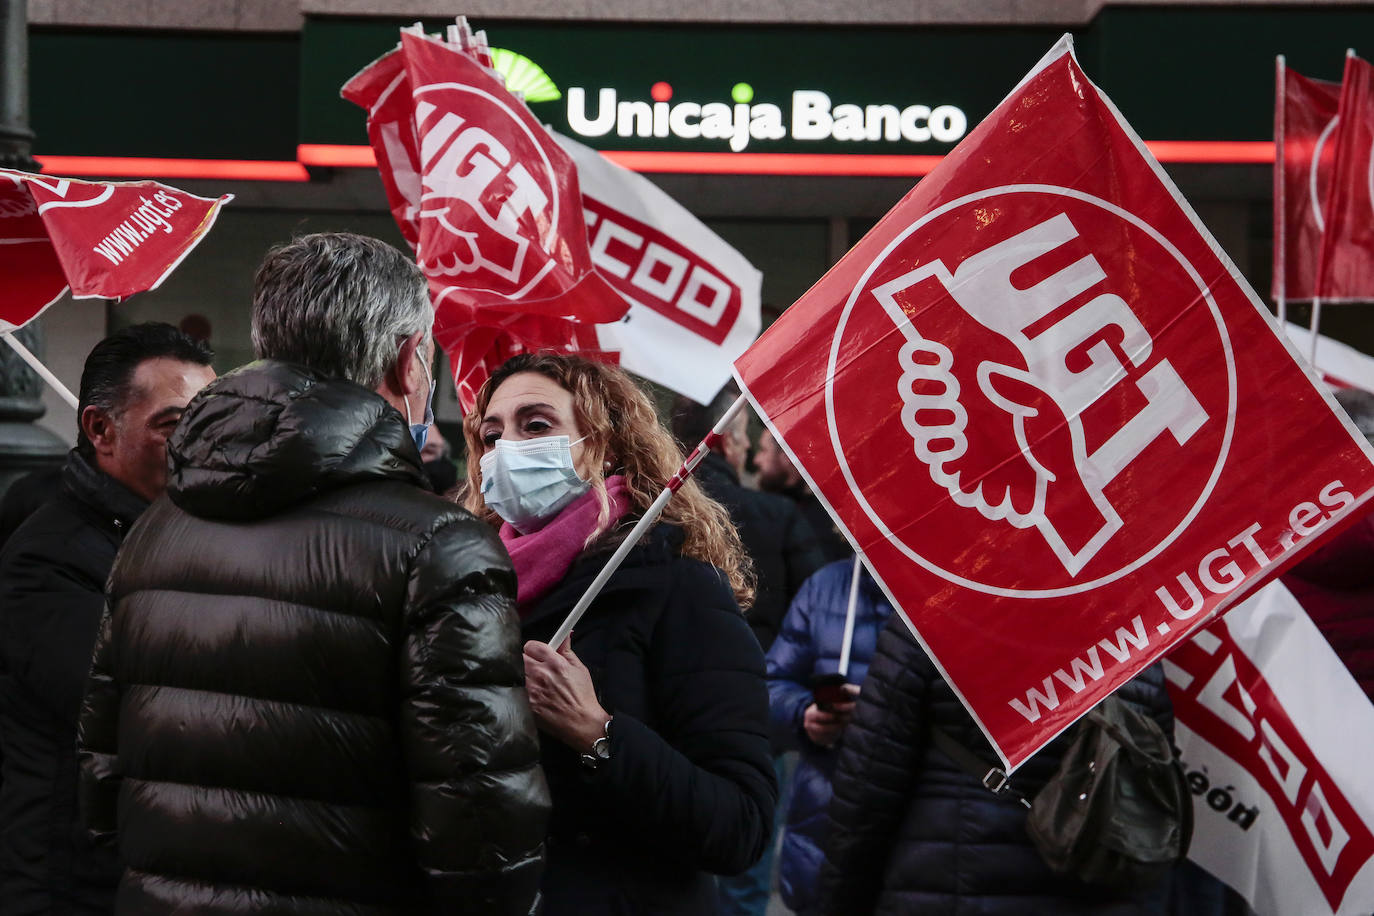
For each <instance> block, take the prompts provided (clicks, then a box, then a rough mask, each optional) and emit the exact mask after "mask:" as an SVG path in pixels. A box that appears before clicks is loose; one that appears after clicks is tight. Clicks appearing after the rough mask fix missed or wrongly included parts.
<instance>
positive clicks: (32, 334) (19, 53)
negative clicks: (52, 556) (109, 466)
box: [0, 0, 67, 494]
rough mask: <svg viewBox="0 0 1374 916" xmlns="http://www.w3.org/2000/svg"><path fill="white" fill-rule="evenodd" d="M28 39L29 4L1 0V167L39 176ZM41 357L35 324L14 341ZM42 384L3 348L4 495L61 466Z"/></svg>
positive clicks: (0, 478)
mask: <svg viewBox="0 0 1374 916" xmlns="http://www.w3.org/2000/svg"><path fill="white" fill-rule="evenodd" d="M28 52H29V37H28V9H27V4H26V0H0V167H3V168H11V169H23V170H24V171H37V170H38V163H36V162H34V161H33V158H32V157H31V156H30V155H29V150H30V149H32V147H33V131H31V130H29V53H28ZM15 336H16V337H18V338H19V339H20V341H21V342H22V343H24V344H25V345H27V346H28V347H29V348H30V349H31V350H35V352H38V353H41V352H42V341H43V332H42V329H41V328H39V327H38V323H37V322H34V323H32V324H30V325H29V326H28V327H26V328H24V330H22V331H19V332H18V333H17V334H16V335H15ZM42 384H43V383H42V382H41V381H39V379H38V376H37V375H35V374H34V373H33V371H32V370H31V369H29V367H28V366H26V365H25V364H24V363H23V361H22V360H20V359H19V356H18V355H17V354H16V353H15V352H14V351H13V350H11V349H10V348H9V347H6V346H3V345H0V494H3V493H4V492H5V490H6V489H8V488H9V485H10V484H11V483H13V482H14V480H15V479H16V478H18V477H20V476H21V475H23V474H24V473H26V472H28V471H33V470H37V469H39V468H42V467H48V466H51V465H53V464H56V463H58V462H61V461H62V456H63V455H64V454H65V453H66V450H67V448H66V446H65V445H64V444H63V442H62V440H61V439H59V438H58V437H57V436H55V435H54V434H53V433H51V432H49V431H48V430H46V429H44V428H43V427H41V426H38V425H37V424H35V423H34V422H33V421H34V420H37V419H38V418H39V417H41V416H43V410H44V408H43V401H42V393H43V388H42Z"/></svg>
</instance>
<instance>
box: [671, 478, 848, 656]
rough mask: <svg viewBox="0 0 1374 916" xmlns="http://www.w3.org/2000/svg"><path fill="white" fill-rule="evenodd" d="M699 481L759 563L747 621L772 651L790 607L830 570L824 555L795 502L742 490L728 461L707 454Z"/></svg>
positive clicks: (771, 494) (765, 647)
mask: <svg viewBox="0 0 1374 916" xmlns="http://www.w3.org/2000/svg"><path fill="white" fill-rule="evenodd" d="M695 476H696V479H697V482H698V483H699V484H701V488H702V489H703V490H705V491H706V495H708V496H710V497H711V498H712V499H714V500H715V501H716V502H718V503H720V504H721V505H722V506H724V507H725V511H727V512H729V513H730V520H731V521H732V522H734V524H735V528H736V529H737V530H738V531H739V537H740V540H741V541H743V542H744V550H745V553H747V554H749V558H750V559H751V560H753V561H754V572H755V574H756V575H757V576H758V582H757V585H756V589H755V595H754V606H753V607H751V608H750V609H749V613H748V614H747V619H748V620H749V626H750V628H751V629H752V630H753V631H754V635H755V636H757V637H758V640H759V645H760V646H762V647H763V651H765V652H767V651H768V648H769V647H770V646H772V645H773V640H774V639H776V638H777V636H778V630H780V629H782V617H783V615H784V614H786V613H787V607H788V605H790V604H791V603H792V599H793V597H795V596H796V594H797V590H798V589H799V588H801V586H802V583H803V582H805V581H806V580H807V579H808V578H809V577H810V576H811V574H812V573H814V572H815V571H816V570H818V569H820V568H821V567H822V566H824V565H825V555H824V554H822V553H821V548H820V545H819V543H818V542H817V541H816V534H815V532H813V531H812V530H811V526H810V524H808V523H807V521H806V519H805V518H803V517H802V515H801V513H800V512H799V511H798V510H797V505H796V503H794V502H792V500H790V499H788V498H787V497H785V496H778V495H776V494H774V493H760V492H759V491H757V490H750V489H749V488H747V487H744V486H741V485H740V482H739V477H738V476H737V475H736V474H735V470H734V468H732V467H730V464H729V462H727V461H726V460H725V458H724V456H722V455H720V454H718V453H716V452H712V453H710V454H709V455H707V456H706V457H705V458H704V459H703V460H702V462H701V464H699V465H698V466H697V470H696V475H695Z"/></svg>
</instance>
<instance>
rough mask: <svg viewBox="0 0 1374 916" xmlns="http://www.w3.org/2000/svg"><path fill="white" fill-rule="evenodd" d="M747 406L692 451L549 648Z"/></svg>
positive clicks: (737, 407) (736, 408)
mask: <svg viewBox="0 0 1374 916" xmlns="http://www.w3.org/2000/svg"><path fill="white" fill-rule="evenodd" d="M746 403H747V401H746V399H745V397H744V395H740V396H739V397H738V398H737V399H736V400H735V403H733V404H731V405H730V409H729V410H727V411H725V415H724V416H722V417H721V418H720V419H719V420H717V421H716V425H715V426H713V427H711V432H709V433H708V434H707V435H706V438H705V439H702V440H701V442H700V443H699V444H698V445H697V447H696V448H694V449H692V453H691V454H690V455H688V456H687V458H686V460H684V461H683V462H682V467H680V468H678V469H677V473H676V474H674V475H673V476H672V478H671V479H669V481H668V484H667V486H665V487H664V488H663V492H661V493H659V494H658V498H657V499H655V500H654V502H653V505H651V506H649V508H648V509H646V510H645V512H644V515H643V517H642V518H640V520H639V521H638V522H636V523H635V526H634V528H632V529H630V533H629V534H628V535H626V537H625V540H623V541H621V543H620V546H619V547H617V548H616V549H615V553H613V554H611V558H610V559H609V560H607V561H606V565H605V566H603V567H602V568H601V572H599V573H597V574H596V578H595V579H593V580H592V584H591V585H589V586H588V587H587V590H586V592H584V593H583V594H582V597H581V598H579V599H578V600H577V604H576V606H574V607H573V609H572V611H570V612H569V613H568V617H567V619H566V620H564V621H563V625H562V626H560V627H559V628H558V632H557V633H555V634H553V639H551V640H549V645H551V646H553V647H554V648H555V649H557V648H558V647H559V646H561V645H563V643H564V642H565V641H567V639H568V637H569V636H571V635H572V630H573V627H575V626H577V622H578V621H579V620H581V619H582V615H583V614H585V613H586V612H587V608H589V607H591V603H592V602H593V601H595V600H596V596H597V595H599V594H601V589H603V588H604V587H605V586H606V582H607V580H609V579H610V578H611V576H612V575H613V574H614V573H615V571H616V570H617V569H619V568H620V564H621V563H622V562H624V560H625V557H626V555H627V554H628V553H629V552H630V550H631V549H632V548H633V547H634V546H635V544H637V543H638V542H639V539H640V538H642V537H643V536H644V532H646V531H648V530H649V528H650V527H651V526H652V525H653V524H654V522H656V521H657V520H658V517H659V515H660V514H662V512H663V507H664V506H666V505H668V500H670V499H672V498H673V494H674V493H676V492H677V491H678V489H679V488H680V487H681V486H682V485H683V484H684V483H686V482H687V478H688V477H691V476H692V472H693V471H694V470H696V467H697V465H699V464H701V460H702V459H703V458H705V457H706V453H707V452H709V451H711V446H713V445H715V444H716V443H717V442H719V441H720V440H721V436H722V435H723V434H724V432H725V429H726V427H728V426H729V425H730V423H731V422H732V421H733V420H734V419H735V417H736V416H737V415H738V414H739V412H740V411H741V410H743V409H744V405H745V404H746Z"/></svg>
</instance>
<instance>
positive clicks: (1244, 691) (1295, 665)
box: [1164, 582, 1374, 916]
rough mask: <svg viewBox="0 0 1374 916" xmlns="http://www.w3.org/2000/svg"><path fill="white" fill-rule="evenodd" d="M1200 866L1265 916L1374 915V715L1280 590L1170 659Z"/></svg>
mask: <svg viewBox="0 0 1374 916" xmlns="http://www.w3.org/2000/svg"><path fill="white" fill-rule="evenodd" d="M1164 668H1165V672H1166V674H1167V675H1168V678H1169V692H1170V694H1171V695H1172V697H1173V701H1174V715H1175V716H1176V724H1175V732H1176V739H1177V743H1178V746H1179V749H1180V751H1181V752H1182V755H1183V761H1184V766H1185V767H1186V769H1187V772H1188V784H1189V787H1190V788H1191V789H1192V792H1193V809H1194V811H1195V813H1196V815H1197V818H1196V824H1197V826H1196V830H1195V832H1194V834H1193V845H1192V847H1191V848H1190V849H1189V851H1188V857H1189V858H1191V859H1192V860H1193V861H1195V862H1197V863H1198V864H1199V865H1201V866H1202V867H1203V868H1205V869H1207V870H1208V871H1210V872H1211V873H1212V874H1214V875H1216V876H1217V877H1218V878H1220V879H1221V880H1223V881H1225V882H1226V883H1227V884H1229V885H1231V887H1233V888H1235V889H1236V890H1237V891H1238V892H1240V894H1241V895H1243V896H1244V897H1245V898H1246V900H1248V901H1249V902H1250V906H1252V907H1253V908H1254V909H1255V911H1256V912H1257V913H1259V916H1295V914H1302V916H1318V914H1325V916H1331V914H1352V916H1354V914H1361V916H1367V914H1369V913H1370V912H1374V835H1371V832H1370V825H1371V824H1374V779H1371V778H1370V775H1369V774H1370V762H1371V761H1374V705H1371V704H1370V702H1369V699H1368V698H1367V697H1366V696H1365V694H1364V691H1362V690H1361V689H1360V687H1359V685H1358V684H1356V682H1355V679H1354V678H1353V677H1351V676H1350V673H1349V672H1348V671H1347V670H1346V668H1345V666H1344V665H1343V664H1342V663H1341V661H1340V659H1339V658H1338V657H1337V656H1336V653H1335V652H1334V651H1332V649H1331V647H1330V646H1329V645H1328V644H1327V642H1326V640H1325V639H1323V638H1322V635H1321V632H1320V631H1319V630H1318V629H1317V627H1316V625H1315V624H1314V623H1312V620H1311V619H1310V618H1309V617H1308V616H1307V613H1306V612H1305V611H1304V610H1303V609H1302V606H1301V605H1300V604H1299V603H1298V601H1297V599H1296V598H1294V597H1293V595H1292V594H1291V593H1290V592H1289V591H1288V590H1287V589H1286V588H1284V587H1283V585H1282V584H1281V583H1279V582H1273V583H1271V584H1269V585H1268V586H1266V587H1265V588H1264V589H1262V590H1260V591H1259V592H1257V593H1256V594H1255V595H1254V596H1253V597H1251V598H1250V599H1248V600H1247V601H1245V602H1244V603H1243V604H1239V605H1237V606H1236V607H1235V608H1234V609H1233V610H1231V611H1230V612H1228V613H1227V614H1226V616H1225V617H1223V618H1222V619H1221V620H1219V621H1215V622H1213V623H1212V624H1210V625H1209V626H1207V627H1206V628H1205V629H1203V630H1200V631H1199V632H1198V634H1197V635H1196V636H1195V637H1193V639H1192V640H1190V641H1188V642H1185V643H1183V644H1181V645H1180V646H1179V647H1178V648H1177V649H1175V650H1174V652H1173V653H1171V654H1170V655H1169V657H1168V658H1166V659H1165V660H1164Z"/></svg>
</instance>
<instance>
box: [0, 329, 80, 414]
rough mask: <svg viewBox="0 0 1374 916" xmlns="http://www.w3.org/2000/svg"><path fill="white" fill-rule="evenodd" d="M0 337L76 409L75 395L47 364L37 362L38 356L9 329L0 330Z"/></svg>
mask: <svg viewBox="0 0 1374 916" xmlns="http://www.w3.org/2000/svg"><path fill="white" fill-rule="evenodd" d="M0 337H3V338H5V343H7V344H9V345H10V347H11V348H13V349H14V352H15V353H18V354H19V357H20V358H21V359H22V360H24V362H26V363H28V364H29V368H30V369H32V370H33V371H34V372H37V373H38V375H39V376H40V377H41V378H42V379H43V381H45V382H47V383H48V384H49V385H51V386H52V390H53V391H56V392H57V393H58V394H59V395H61V397H62V400H64V401H66V402H67V403H68V404H70V405H72V410H76V407H77V403H78V402H77V400H76V395H74V394H72V392H71V389H69V388H68V387H67V386H66V385H64V384H62V381H61V379H59V378H58V377H57V376H55V375H53V374H52V372H51V371H49V370H48V367H47V366H45V365H43V364H42V363H41V362H39V360H38V357H36V356H34V355H33V353H32V352H30V350H29V348H28V347H26V346H24V345H23V344H21V343H20V342H19V340H18V338H16V337H15V336H14V335H13V334H11V333H10V332H9V331H0Z"/></svg>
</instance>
